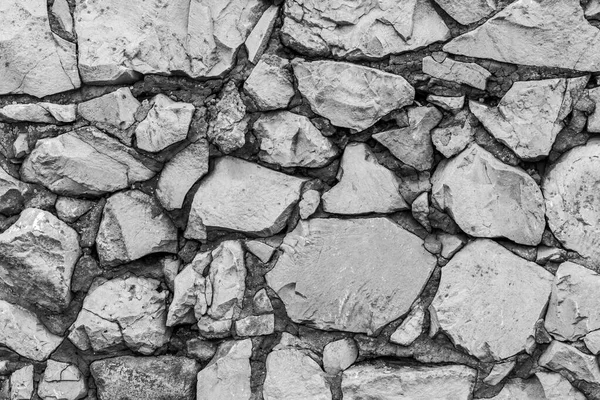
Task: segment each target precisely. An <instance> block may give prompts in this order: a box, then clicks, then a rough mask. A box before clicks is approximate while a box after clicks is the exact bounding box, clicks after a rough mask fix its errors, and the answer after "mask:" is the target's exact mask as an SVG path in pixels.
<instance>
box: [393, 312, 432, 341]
mask: <svg viewBox="0 0 600 400" xmlns="http://www.w3.org/2000/svg"><path fill="white" fill-rule="evenodd" d="M424 322H425V307H424V305H423V304H422V303H421V302H417V303H415V304H413V306H412V308H411V310H410V313H409V314H408V315H407V316H406V318H405V319H404V321H402V324H401V325H400V326H399V327H398V328H397V329H396V330H395V331H394V333H392V336H390V342H392V343H395V344H399V345H400V346H410V345H411V344H412V343H413V342H414V341H415V340H417V338H418V337H419V336H420V335H421V332H422V331H423V323H424Z"/></svg>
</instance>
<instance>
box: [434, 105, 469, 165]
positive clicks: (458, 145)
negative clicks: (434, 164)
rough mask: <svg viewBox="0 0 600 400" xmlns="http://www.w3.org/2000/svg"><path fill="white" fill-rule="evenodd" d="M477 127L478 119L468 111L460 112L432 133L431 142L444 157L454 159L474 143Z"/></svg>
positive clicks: (443, 122)
mask: <svg viewBox="0 0 600 400" xmlns="http://www.w3.org/2000/svg"><path fill="white" fill-rule="evenodd" d="M461 107H462V106H461ZM476 125H477V119H476V118H475V117H474V116H473V115H472V114H471V113H469V111H468V110H463V111H459V112H458V113H457V114H456V115H454V116H452V117H450V118H446V119H444V120H443V121H442V122H441V123H440V125H439V126H438V127H437V128H435V129H433V131H431V141H432V142H433V145H434V146H435V149H436V150H437V151H439V152H440V153H442V154H443V155H444V157H446V158H450V157H453V156H455V155H457V154H458V153H460V152H461V151H463V150H464V149H465V147H467V146H468V145H469V143H471V142H473V137H474V136H475V126H476Z"/></svg>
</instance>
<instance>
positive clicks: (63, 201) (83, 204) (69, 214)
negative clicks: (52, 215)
mask: <svg viewBox="0 0 600 400" xmlns="http://www.w3.org/2000/svg"><path fill="white" fill-rule="evenodd" d="M94 204H95V203H94V202H93V201H89V200H82V199H76V198H73V197H64V196H60V197H58V198H57V199H56V203H55V204H54V207H55V208H56V216H57V217H58V218H60V219H62V220H63V221H65V222H67V223H73V222H75V221H76V220H77V219H78V218H79V217H81V216H82V215H83V214H85V213H87V212H88V211H90V210H91V209H92V207H94Z"/></svg>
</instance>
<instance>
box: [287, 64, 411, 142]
mask: <svg viewBox="0 0 600 400" xmlns="http://www.w3.org/2000/svg"><path fill="white" fill-rule="evenodd" d="M292 65H293V67H294V74H295V75H296V79H297V80H298V90H299V91H300V93H302V95H303V96H304V97H305V98H306V99H307V100H308V103H309V104H310V107H311V108H312V110H313V111H314V112H315V113H317V114H319V115H321V116H323V117H325V118H327V119H329V120H330V121H331V123H332V124H333V125H335V126H341V127H343V128H349V129H350V130H351V131H354V132H359V131H362V130H365V129H367V128H368V127H370V126H372V125H373V124H375V123H376V122H377V121H378V120H379V119H380V118H381V117H383V116H385V115H386V114H388V113H389V112H391V111H393V110H396V109H399V108H402V107H404V106H407V105H410V104H411V103H412V102H413V99H414V97H415V90H414V88H413V87H412V86H410V84H409V83H408V82H407V81H406V80H405V79H404V78H403V77H401V76H399V75H394V74H390V73H387V72H382V71H379V70H377V69H374V68H368V67H363V66H360V65H356V64H350V63H346V62H336V61H313V62H304V61H293V62H292Z"/></svg>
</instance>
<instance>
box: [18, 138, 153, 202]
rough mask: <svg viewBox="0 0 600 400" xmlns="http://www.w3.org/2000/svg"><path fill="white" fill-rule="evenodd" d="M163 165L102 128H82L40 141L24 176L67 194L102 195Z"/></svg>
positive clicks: (132, 181)
mask: <svg viewBox="0 0 600 400" xmlns="http://www.w3.org/2000/svg"><path fill="white" fill-rule="evenodd" d="M159 168H160V166H159V165H157V163H156V162H155V161H152V160H149V159H147V158H145V157H143V156H141V155H140V154H138V153H137V152H135V151H134V150H133V149H131V148H129V147H127V146H124V145H123V144H121V143H119V142H118V141H117V140H115V139H113V138H111V137H109V136H107V135H105V134H104V133H102V132H100V131H99V130H98V129H96V128H81V129H77V130H75V131H72V132H69V133H65V134H62V135H60V136H57V137H55V138H49V139H42V140H39V141H38V142H37V144H36V146H35V148H34V149H33V151H32V152H31V154H30V155H29V156H28V157H27V158H26V159H25V162H24V163H23V166H22V167H21V177H22V178H23V180H24V181H26V182H32V183H40V184H42V185H44V186H46V187H47V188H48V189H50V190H52V191H53V192H55V193H57V194H61V195H65V196H77V195H89V196H99V195H102V194H104V193H110V192H114V191H117V190H120V189H124V188H126V187H128V186H129V185H131V184H133V183H135V182H140V181H145V180H147V179H150V178H152V177H153V176H154V175H155V174H156V171H158V169H159Z"/></svg>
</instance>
